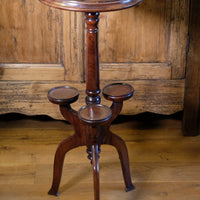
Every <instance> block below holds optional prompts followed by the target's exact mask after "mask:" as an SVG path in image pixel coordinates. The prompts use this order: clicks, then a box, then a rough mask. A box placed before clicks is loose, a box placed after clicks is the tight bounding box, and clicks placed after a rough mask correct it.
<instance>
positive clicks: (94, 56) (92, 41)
mask: <svg viewBox="0 0 200 200" xmlns="http://www.w3.org/2000/svg"><path fill="white" fill-rule="evenodd" d="M85 17H86V18H85V22H86V24H87V50H86V94H87V95H88V96H87V97H86V103H87V104H89V103H100V96H99V94H100V89H99V54H98V27H97V26H98V22H99V19H98V17H99V13H86V14H85Z"/></svg>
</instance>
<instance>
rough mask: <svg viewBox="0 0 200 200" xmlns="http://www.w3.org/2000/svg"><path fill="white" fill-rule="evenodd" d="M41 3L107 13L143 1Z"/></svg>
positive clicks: (57, 0)
mask: <svg viewBox="0 0 200 200" xmlns="http://www.w3.org/2000/svg"><path fill="white" fill-rule="evenodd" d="M40 1H41V2H43V3H45V4H47V5H49V6H52V7H55V8H59V9H63V10H72V11H83V12H105V11H112V10H121V9H125V8H129V7H132V6H135V5H137V4H139V3H141V2H142V1H143V0H128V1H126V0H72V1H69V0H40Z"/></svg>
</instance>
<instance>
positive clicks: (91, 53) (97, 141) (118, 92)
mask: <svg viewBox="0 0 200 200" xmlns="http://www.w3.org/2000/svg"><path fill="white" fill-rule="evenodd" d="M41 1H42V2H43V3H45V4H47V5H50V6H53V7H56V8H60V9H65V10H74V11H84V12H85V22H86V24H87V51H86V94H87V96H86V104H87V105H86V106H83V107H82V108H81V109H80V110H79V112H77V111H75V110H73V109H72V108H71V106H70V104H71V103H74V102H75V101H76V100H77V99H78V96H79V93H78V91H77V90H76V89H75V88H72V87H68V86H64V87H56V88H53V89H51V90H50V91H49V93H48V98H49V100H50V101H51V102H52V103H55V104H59V105H60V111H61V113H62V115H63V117H64V118H65V119H66V120H67V121H69V122H70V123H71V124H72V125H73V126H74V130H75V133H74V135H73V136H71V137H69V138H67V139H66V140H64V141H63V142H61V143H60V145H59V146H58V148H57V151H56V154H55V160H54V172H53V183H52V187H51V189H50V191H49V194H52V195H58V189H59V185H60V181H61V176H62V168H63V163H64V158H65V154H66V153H67V152H68V151H70V150H71V149H73V148H76V147H78V146H83V145H85V146H87V152H88V154H89V155H88V158H89V159H91V163H92V165H93V179H94V199H95V200H99V199H100V188H99V153H100V147H101V145H102V144H109V145H112V146H114V147H115V148H116V149H117V151H118V154H119V158H120V161H121V166H122V171H123V176H124V182H125V185H126V191H130V190H132V189H134V186H133V184H132V181H131V175H130V169H129V158H128V151H127V147H126V144H125V142H124V141H123V140H122V139H121V138H120V137H119V136H117V135H115V134H114V133H112V132H111V131H110V125H111V123H112V121H113V120H114V119H115V118H116V117H117V116H118V114H119V113H120V111H121V109H122V106H123V101H124V100H127V99H129V98H130V97H132V95H133V92H134V90H133V88H132V86H130V85H128V84H122V83H117V84H116V83H115V84H110V85H108V86H106V87H105V88H104V90H103V95H104V97H105V98H106V99H108V100H111V101H113V103H112V105H111V107H110V108H109V107H107V106H103V105H100V96H99V94H100V88H99V55H98V22H99V18H98V17H99V12H100V11H110V10H118V9H124V8H128V7H131V6H134V5H136V4H138V3H140V2H142V0H129V1H127V0H115V1H110V0H100V1H96V0H88V1H87V0H85V1H65V0H62V1H61V0H41Z"/></svg>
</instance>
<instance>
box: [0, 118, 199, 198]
mask: <svg viewBox="0 0 200 200" xmlns="http://www.w3.org/2000/svg"><path fill="white" fill-rule="evenodd" d="M112 130H113V132H115V133H117V134H118V135H120V136H121V137H122V138H123V139H124V140H125V141H126V144H127V147H128V151H129V157H130V168H131V175H132V179H133V182H134V185H135V186H136V189H135V190H134V191H131V192H128V193H126V192H125V191H124V187H125V186H124V183H123V178H122V173H121V168H120V163H119V159H118V155H117V152H116V150H115V149H114V148H113V147H111V146H102V152H101V154H100V182H101V200H199V199H200V136H197V137H183V136H182V133H181V121H180V120H176V119H161V120H155V121H151V122H144V121H135V120H130V119H129V121H128V122H127V121H126V122H121V123H117V124H114V125H113V126H112ZM71 134H73V130H72V127H71V125H68V124H66V123H64V122H62V121H38V120H33V119H21V120H11V121H0V199H1V200H11V199H12V200H32V199H34V200H54V199H55V200H57V199H63V200H65V199H66V200H92V199H93V182H92V170H91V166H90V163H89V161H88V160H87V158H86V156H87V155H86V152H85V147H81V148H77V149H75V150H72V151H71V152H69V153H68V154H67V156H66V159H65V165H64V169H63V178H62V182H61V187H60V195H59V197H54V196H50V195H48V194H47V192H48V189H49V188H50V186H51V181H52V167H53V160H54V153H55V150H56V148H57V145H58V144H59V142H60V141H62V140H63V139H65V138H66V137H68V136H69V135H71Z"/></svg>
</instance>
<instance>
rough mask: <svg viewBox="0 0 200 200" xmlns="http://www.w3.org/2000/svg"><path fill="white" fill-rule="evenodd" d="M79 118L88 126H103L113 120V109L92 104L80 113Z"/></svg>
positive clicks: (83, 108)
mask: <svg viewBox="0 0 200 200" xmlns="http://www.w3.org/2000/svg"><path fill="white" fill-rule="evenodd" d="M78 116H79V118H80V119H81V120H82V121H83V122H85V123H88V124H92V125H94V124H102V123H103V122H106V121H107V120H108V119H110V118H111V116H112V112H111V109H110V108H109V107H107V106H104V105H100V104H91V105H87V106H84V107H82V108H81V109H80V110H79V112H78Z"/></svg>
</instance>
